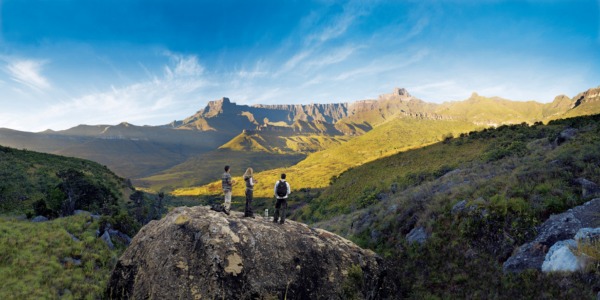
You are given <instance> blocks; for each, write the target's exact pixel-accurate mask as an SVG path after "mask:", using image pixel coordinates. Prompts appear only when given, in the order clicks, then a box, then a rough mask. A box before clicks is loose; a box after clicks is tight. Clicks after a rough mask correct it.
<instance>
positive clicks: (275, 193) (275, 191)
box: [273, 182, 277, 196]
mask: <svg viewBox="0 0 600 300" xmlns="http://www.w3.org/2000/svg"><path fill="white" fill-rule="evenodd" d="M273 195H275V196H277V182H275V188H274V189H273Z"/></svg>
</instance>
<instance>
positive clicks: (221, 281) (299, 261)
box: [106, 206, 385, 299]
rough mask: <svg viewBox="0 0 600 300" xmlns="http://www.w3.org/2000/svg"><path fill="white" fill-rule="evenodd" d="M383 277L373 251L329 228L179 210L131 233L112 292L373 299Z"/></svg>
mask: <svg viewBox="0 0 600 300" xmlns="http://www.w3.org/2000/svg"><path fill="white" fill-rule="evenodd" d="M384 274H385V272H384V271H383V268H382V261H381V258H379V257H378V256H377V255H376V254H375V253H373V252H372V251H370V250H363V249H361V248H359V247H358V246H356V245H355V244H354V243H352V242H350V241H348V240H346V239H344V238H342V237H340V236H337V235H335V234H332V233H330V232H327V231H325V230H321V229H316V228H310V227H308V226H306V225H304V224H301V223H297V222H294V221H289V220H288V221H286V223H285V224H283V225H280V224H274V223H272V222H271V221H269V220H265V219H263V218H256V219H254V218H243V214H242V213H235V212H232V213H231V215H229V216H228V215H225V214H223V213H220V212H215V211H212V210H210V209H209V208H208V207H200V206H198V207H185V208H183V207H179V208H176V209H174V210H173V211H171V212H170V213H169V214H168V215H167V216H165V217H164V218H163V219H161V220H159V221H152V222H150V223H149V224H147V225H146V226H144V227H143V228H142V229H141V230H140V232H139V233H138V234H137V235H136V236H135V237H134V238H133V240H132V242H131V244H130V246H129V247H128V248H127V250H126V251H125V253H123V255H122V256H121V258H120V259H119V261H118V262H117V265H116V267H115V269H114V270H113V273H112V275H111V277H110V280H109V283H108V287H107V290H106V297H107V298H135V299H246V298H251V299H265V298H268V299H271V298H273V299H274V298H280V299H283V298H287V299H343V298H348V297H351V296H358V297H360V298H364V299H374V298H377V297H379V293H380V290H381V287H380V285H381V283H382V281H383V276H384Z"/></svg>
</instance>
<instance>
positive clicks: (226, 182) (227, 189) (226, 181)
mask: <svg viewBox="0 0 600 300" xmlns="http://www.w3.org/2000/svg"><path fill="white" fill-rule="evenodd" d="M230 171H231V168H230V167H229V166H225V173H223V176H221V185H222V186H223V194H225V201H224V202H223V212H224V213H225V214H227V215H229V211H230V210H231V189H232V186H233V184H234V183H235V181H234V180H233V179H231V174H230Z"/></svg>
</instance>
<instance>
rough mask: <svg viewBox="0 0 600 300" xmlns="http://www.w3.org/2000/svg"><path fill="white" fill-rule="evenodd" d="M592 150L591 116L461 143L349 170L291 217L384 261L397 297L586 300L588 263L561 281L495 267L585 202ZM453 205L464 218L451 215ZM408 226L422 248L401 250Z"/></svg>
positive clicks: (597, 173)
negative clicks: (461, 207) (553, 218)
mask: <svg viewBox="0 0 600 300" xmlns="http://www.w3.org/2000/svg"><path fill="white" fill-rule="evenodd" d="M569 128H570V131H571V132H574V134H573V133H572V134H571V135H570V136H569V135H566V136H567V137H565V135H561V132H563V131H565V130H566V129H569ZM599 149H600V115H595V116H590V117H577V118H572V119H566V120H557V121H553V122H551V123H550V124H548V125H541V124H535V125H534V126H529V125H527V124H521V125H510V126H501V127H499V128H497V129H487V130H484V131H480V132H471V133H469V134H467V135H463V136H461V137H458V138H454V139H448V140H446V141H444V142H442V143H438V144H435V145H431V146H428V147H425V148H421V149H416V150H411V151H407V152H403V153H399V154H396V155H392V156H389V157H385V158H382V159H379V160H377V161H373V162H370V163H366V164H364V165H362V166H358V167H355V168H353V169H350V170H348V171H346V172H344V173H343V174H341V175H340V176H339V177H337V178H335V179H334V180H332V185H331V186H329V187H328V188H326V189H325V190H324V191H323V192H322V193H321V195H320V197H318V198H316V199H310V198H307V199H306V205H305V206H304V207H302V208H301V209H298V210H296V211H295V213H294V215H293V218H295V219H298V220H301V221H305V222H314V221H319V220H321V221H319V222H317V223H315V224H314V225H315V226H317V227H321V228H324V229H327V230H331V231H333V232H336V233H338V234H341V235H343V236H346V237H349V238H350V239H352V240H353V241H355V242H357V243H359V244H360V245H361V246H363V247H368V248H371V249H374V250H376V251H377V252H378V253H381V254H383V255H385V256H386V257H388V258H389V260H388V264H389V265H390V266H392V267H391V268H392V274H394V275H393V276H392V277H393V279H392V280H391V281H390V282H388V284H390V285H393V286H394V289H396V290H397V294H398V295H399V297H408V298H415V299H417V298H418V299H423V298H431V299H437V298H453V299H455V298H460V299H464V298H514V297H517V298H530V299H533V298H535V299H538V298H552V299H558V298H562V299H565V298H570V299H574V298H578V299H588V298H592V297H595V295H596V292H597V291H598V289H600V286H599V285H598V282H600V281H599V280H600V269H598V264H596V265H595V266H596V267H595V268H592V269H590V270H588V271H586V272H583V273H574V274H571V275H568V274H564V275H563V274H543V273H541V272H538V271H530V272H524V273H522V274H504V273H503V272H502V263H503V262H504V261H505V260H506V259H507V258H508V256H510V254H511V253H512V252H513V251H514V249H516V247H518V246H520V245H521V244H523V243H525V242H527V241H529V240H530V239H531V238H532V237H533V236H535V234H536V225H539V224H540V223H541V222H543V221H544V220H546V219H547V218H548V216H549V215H551V214H554V213H559V212H563V211H565V210H567V209H569V208H571V207H573V206H576V205H579V204H581V203H583V202H585V201H587V200H589V199H590V198H589V197H584V195H583V193H582V187H581V185H580V184H579V183H577V181H576V180H575V179H577V178H585V179H587V180H589V181H592V182H595V183H600V151H598V150H599ZM461 200H466V201H467V207H468V208H469V213H468V214H466V215H457V214H453V213H451V210H452V208H453V206H454V205H455V204H456V203H457V202H459V201H461ZM599 225H600V224H599ZM417 227H420V228H423V230H424V231H425V232H427V233H428V236H429V238H428V240H427V242H426V243H425V244H424V245H423V246H422V247H419V246H418V245H410V244H409V243H408V242H407V240H406V235H407V234H408V233H409V232H410V231H411V230H412V229H414V228H417ZM588 250H589V251H590V252H588V255H591V256H590V259H595V260H596V261H597V262H598V261H600V256H598V255H597V253H598V252H599V251H600V249H598V248H597V246H596V249H595V250H594V248H590V249H588ZM517 291H518V292H517Z"/></svg>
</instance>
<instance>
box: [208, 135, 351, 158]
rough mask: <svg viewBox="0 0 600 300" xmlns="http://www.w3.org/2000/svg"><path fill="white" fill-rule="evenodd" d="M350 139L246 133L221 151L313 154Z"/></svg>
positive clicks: (226, 144)
mask: <svg viewBox="0 0 600 300" xmlns="http://www.w3.org/2000/svg"><path fill="white" fill-rule="evenodd" d="M349 139H350V137H348V136H343V135H335V136H334V135H329V134H316V133H304V134H303V133H301V132H298V133H295V132H277V131H272V132H270V131H244V132H242V133H241V134H239V135H238V136H236V137H235V138H233V139H232V140H230V141H229V142H227V143H225V144H224V145H223V146H221V147H219V149H229V150H234V151H251V152H266V153H276V154H297V153H305V154H306V153H311V152H317V151H321V150H324V149H327V148H330V147H332V146H335V145H339V144H341V143H343V142H345V141H347V140H349Z"/></svg>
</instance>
